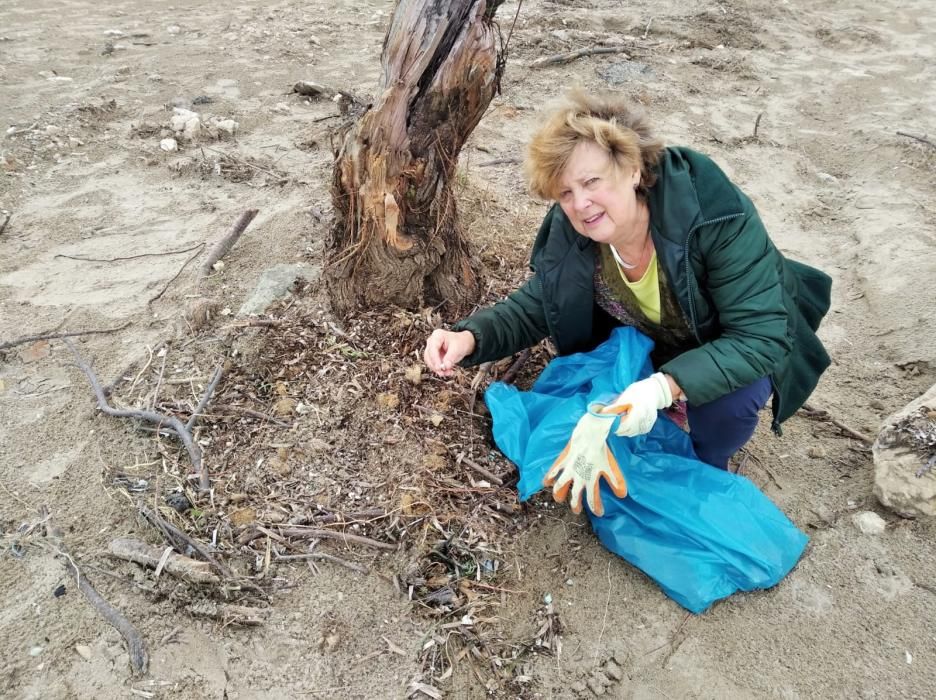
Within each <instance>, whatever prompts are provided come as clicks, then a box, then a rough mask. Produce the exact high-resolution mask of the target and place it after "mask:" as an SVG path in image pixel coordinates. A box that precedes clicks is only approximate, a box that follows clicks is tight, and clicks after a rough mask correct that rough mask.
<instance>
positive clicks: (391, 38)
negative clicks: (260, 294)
mask: <svg viewBox="0 0 936 700" xmlns="http://www.w3.org/2000/svg"><path fill="white" fill-rule="evenodd" d="M502 1H503V0H400V1H399V3H398V4H397V6H396V9H395V11H394V13H393V18H392V20H391V25H390V29H389V30H388V32H387V36H386V39H385V40H384V48H383V54H382V56H381V64H382V68H383V70H382V75H381V80H380V83H379V86H378V90H379V93H378V97H377V99H376V101H375V104H374V105H373V106H372V108H371V109H369V110H368V111H367V112H365V114H364V115H363V116H362V117H361V118H360V119H359V120H358V121H357V123H356V124H354V126H353V127H351V129H350V131H349V132H348V133H347V134H346V136H345V138H344V140H343V143H342V144H341V146H340V148H339V149H338V151H337V153H336V163H335V169H334V176H333V185H332V201H333V205H334V209H335V225H334V228H333V229H332V231H331V233H330V236H329V241H328V246H327V256H328V260H327V263H326V270H325V279H326V283H327V285H328V290H329V296H330V298H331V301H332V304H333V306H334V308H335V311H336V312H338V313H339V314H341V315H346V314H347V313H348V312H351V311H353V310H355V309H357V308H371V307H374V306H382V305H385V304H396V305H399V306H403V307H406V308H418V307H420V306H422V305H424V304H426V303H430V304H438V303H440V302H443V301H444V302H446V303H447V304H449V305H450V309H461V308H464V307H466V306H467V305H468V304H469V303H470V302H472V301H474V300H475V299H476V298H477V294H478V289H479V283H478V270H477V267H476V265H475V263H474V262H473V260H472V259H471V256H470V252H469V247H468V244H467V242H466V240H465V238H464V236H463V234H462V231H461V230H460V228H459V225H458V219H457V215H456V210H455V198H454V196H453V194H452V190H451V181H452V178H453V176H454V173H455V167H456V164H457V162H458V154H459V151H460V150H461V148H462V146H463V145H464V143H465V140H466V139H467V138H468V136H469V135H470V134H471V132H472V130H473V129H474V128H475V126H477V124H478V122H479V121H480V120H481V117H482V115H483V114H484V112H485V110H486V109H487V107H488V105H489V104H490V102H491V99H492V98H493V97H494V95H495V93H496V91H497V90H498V88H499V82H500V76H501V73H502V70H503V63H502V60H501V57H500V55H499V54H498V41H497V40H498V38H499V33H498V28H497V26H496V25H495V24H494V22H493V16H494V13H495V11H496V9H497V7H498V6H499V5H500V4H501V2H502Z"/></svg>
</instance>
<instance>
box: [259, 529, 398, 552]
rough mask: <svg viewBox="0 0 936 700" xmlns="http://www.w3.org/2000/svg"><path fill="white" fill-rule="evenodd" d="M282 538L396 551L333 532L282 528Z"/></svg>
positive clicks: (376, 542) (391, 546)
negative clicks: (339, 542)
mask: <svg viewBox="0 0 936 700" xmlns="http://www.w3.org/2000/svg"><path fill="white" fill-rule="evenodd" d="M277 532H278V533H279V534H280V535H282V536H283V537H293V538H295V539H317V540H340V541H341V542H344V543H345V544H362V545H365V546H367V547H374V548H376V549H396V548H397V546H396V545H395V544H392V543H390V542H381V541H379V540H374V539H371V538H370V537H364V536H363V535H351V534H349V533H346V532H336V531H334V530H317V529H311V528H308V529H307V528H303V527H284V528H279V530H278V531H277ZM258 534H259V533H258Z"/></svg>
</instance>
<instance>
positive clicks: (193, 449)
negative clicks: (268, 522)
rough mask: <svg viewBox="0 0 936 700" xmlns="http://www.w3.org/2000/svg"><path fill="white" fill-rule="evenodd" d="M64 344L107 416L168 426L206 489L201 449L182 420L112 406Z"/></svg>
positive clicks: (86, 367)
mask: <svg viewBox="0 0 936 700" xmlns="http://www.w3.org/2000/svg"><path fill="white" fill-rule="evenodd" d="M65 344H66V345H67V346H68V349H69V350H71V352H72V355H74V356H75V362H77V364H78V367H79V368H81V371H82V372H84V373H85V376H87V377H88V381H89V382H90V383H91V388H92V389H93V390H94V395H95V396H96V397H97V401H98V407H99V408H100V409H101V410H102V411H103V412H104V413H106V414H107V415H109V416H114V417H116V418H136V419H138V420H142V421H145V422H147V423H152V424H154V425H155V426H156V427H157V428H169V429H171V430H172V431H174V432H175V434H176V435H177V436H178V438H179V440H181V441H182V444H183V445H185V449H186V451H187V452H188V454H189V459H191V460H192V467H193V468H194V469H195V473H196V474H197V475H198V486H199V489H200V490H202V491H208V490H209V489H210V488H211V482H210V480H209V478H208V471H207V470H206V469H205V467H204V465H203V464H202V455H201V449H200V448H199V447H198V445H196V444H195V441H194V440H193V439H192V434H191V433H190V432H189V431H188V430H187V429H186V427H185V426H184V425H183V424H182V421H180V420H179V419H178V418H176V417H175V416H169V415H166V414H164V413H157V412H156V411H144V410H138V409H131V410H122V409H117V408H114V407H113V406H111V405H110V404H109V403H107V397H106V396H104V390H103V389H102V388H101V384H100V382H98V378H97V376H96V375H95V374H94V370H92V369H91V367H90V366H89V365H88V363H86V362H85V361H84V360H83V359H82V357H81V355H79V354H78V351H77V350H76V349H75V346H74V345H73V344H72V343H71V342H70V341H69V340H66V341H65Z"/></svg>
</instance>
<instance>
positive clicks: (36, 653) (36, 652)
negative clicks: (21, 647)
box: [29, 647, 42, 656]
mask: <svg viewBox="0 0 936 700" xmlns="http://www.w3.org/2000/svg"><path fill="white" fill-rule="evenodd" d="M41 653H42V647H33V648H32V649H30V650H29V655H30V656H39V654H41Z"/></svg>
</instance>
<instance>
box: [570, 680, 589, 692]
mask: <svg viewBox="0 0 936 700" xmlns="http://www.w3.org/2000/svg"><path fill="white" fill-rule="evenodd" d="M570 687H571V688H572V692H573V693H584V692H585V690H586V689H587V686H586V685H585V681H581V680H579V681H575V682H574V683H573V684H572V685H571V686H570Z"/></svg>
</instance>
